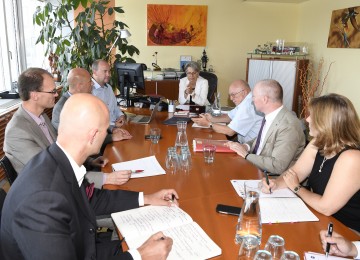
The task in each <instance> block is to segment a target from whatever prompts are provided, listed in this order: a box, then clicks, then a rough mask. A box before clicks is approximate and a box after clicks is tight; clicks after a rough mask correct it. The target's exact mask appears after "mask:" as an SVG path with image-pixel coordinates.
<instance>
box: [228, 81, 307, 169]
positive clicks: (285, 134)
mask: <svg viewBox="0 0 360 260" xmlns="http://www.w3.org/2000/svg"><path fill="white" fill-rule="evenodd" d="M252 99H253V102H254V105H255V108H256V110H257V111H258V112H261V113H264V114H265V117H264V119H263V122H262V125H261V128H260V131H259V134H258V136H257V138H255V139H254V140H252V141H249V142H247V143H245V144H239V143H235V142H229V143H228V146H229V147H230V149H232V150H234V151H235V152H237V154H238V155H240V156H241V157H243V158H245V159H246V160H248V161H250V162H251V163H253V164H254V165H255V166H256V167H258V168H260V169H262V170H264V171H267V172H270V173H275V174H281V173H282V172H283V171H285V170H286V169H287V168H289V167H290V166H291V165H292V164H294V163H295V161H296V160H297V159H298V158H299V156H300V154H301V153H302V151H303V150H304V147H305V135H304V132H303V130H302V128H301V124H300V121H299V119H298V118H297V117H296V116H295V115H294V114H293V113H292V112H291V111H289V110H287V109H286V108H285V107H284V106H283V89H282V87H281V85H280V84H279V82H277V81H276V80H270V79H269V80H262V81H260V82H258V83H256V85H255V87H254V90H253V97H252Z"/></svg>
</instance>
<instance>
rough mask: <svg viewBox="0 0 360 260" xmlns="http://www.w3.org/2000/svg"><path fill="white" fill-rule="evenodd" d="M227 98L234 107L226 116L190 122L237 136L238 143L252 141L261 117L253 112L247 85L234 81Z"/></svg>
mask: <svg viewBox="0 0 360 260" xmlns="http://www.w3.org/2000/svg"><path fill="white" fill-rule="evenodd" d="M229 97H230V99H231V101H232V102H233V103H234V104H235V106H236V107H235V108H234V109H232V110H231V111H230V112H229V113H228V114H222V115H221V116H217V117H213V116H211V115H210V114H204V115H200V117H199V118H193V119H192V120H193V121H194V122H195V123H197V124H199V125H201V126H210V127H211V128H212V129H213V130H214V131H215V132H217V133H221V134H225V135H227V136H233V135H235V134H237V136H238V142H240V143H245V142H248V141H250V140H253V139H254V138H255V137H256V136H257V133H258V132H259V129H260V126H261V120H262V116H261V115H260V114H258V113H256V111H255V107H254V105H253V103H252V94H251V90H250V87H249V84H248V83H247V82H246V81H244V80H235V81H234V82H233V83H231V84H230V86H229ZM220 123H226V124H227V125H223V124H220Z"/></svg>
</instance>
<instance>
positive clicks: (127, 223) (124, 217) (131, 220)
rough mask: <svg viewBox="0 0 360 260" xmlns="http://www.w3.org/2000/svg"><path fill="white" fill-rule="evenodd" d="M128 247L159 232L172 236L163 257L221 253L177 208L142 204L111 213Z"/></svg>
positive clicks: (191, 256) (194, 257)
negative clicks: (167, 254)
mask: <svg viewBox="0 0 360 260" xmlns="http://www.w3.org/2000/svg"><path fill="white" fill-rule="evenodd" d="M111 217H112V219H113V220H114V222H115V224H116V226H117V228H118V229H119V231H120V233H121V235H122V236H123V237H124V238H125V241H126V243H127V245H128V246H129V249H136V248H138V247H139V246H141V245H142V244H143V243H144V242H145V241H146V240H147V239H148V238H149V237H150V236H151V235H152V234H155V233H157V232H159V231H162V232H163V233H164V235H165V236H167V237H171V238H172V239H173V246H172V249H171V251H170V254H169V256H168V258H167V259H170V260H171V259H174V260H175V259H184V260H187V259H208V258H211V257H215V256H218V255H221V252H222V251H221V248H220V247H219V246H218V245H216V244H215V242H214V241H213V240H212V239H211V238H210V237H209V236H208V235H207V234H206V233H205V231H204V230H203V229H202V228H201V227H200V226H199V225H198V224H197V223H195V222H194V221H193V220H192V218H191V217H190V216H189V215H188V214H187V213H186V212H185V211H183V210H182V209H180V208H179V207H167V206H146V207H141V208H137V209H132V210H126V211H122V212H117V213H113V214H111Z"/></svg>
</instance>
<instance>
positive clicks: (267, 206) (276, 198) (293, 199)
mask: <svg viewBox="0 0 360 260" xmlns="http://www.w3.org/2000/svg"><path fill="white" fill-rule="evenodd" d="M245 182H255V183H260V182H261V181H260V180H231V184H232V185H233V187H234V189H235V191H236V192H237V194H238V195H239V196H240V197H242V198H244V197H245V192H244V183H245ZM259 203H260V212H261V222H262V223H286V222H307V221H319V219H318V218H317V217H316V216H315V215H314V214H313V213H312V212H311V211H310V210H309V209H308V207H307V206H306V205H305V203H304V202H303V201H302V200H301V199H300V198H299V197H297V196H296V195H295V194H294V193H293V192H292V191H291V190H289V189H288V188H286V189H280V190H274V191H273V192H272V193H271V194H267V193H263V192H260V199H259Z"/></svg>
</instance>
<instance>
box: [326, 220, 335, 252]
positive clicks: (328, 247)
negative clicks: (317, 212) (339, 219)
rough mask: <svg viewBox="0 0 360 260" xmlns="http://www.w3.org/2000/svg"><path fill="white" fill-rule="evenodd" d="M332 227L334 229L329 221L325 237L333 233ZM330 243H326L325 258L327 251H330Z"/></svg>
mask: <svg viewBox="0 0 360 260" xmlns="http://www.w3.org/2000/svg"><path fill="white" fill-rule="evenodd" d="M333 229H334V225H333V223H332V222H330V223H329V225H328V228H327V235H326V236H327V237H331V236H332V233H333ZM330 246H331V244H330V243H326V250H325V257H326V259H327V258H328V255H329V252H330Z"/></svg>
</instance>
